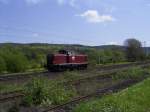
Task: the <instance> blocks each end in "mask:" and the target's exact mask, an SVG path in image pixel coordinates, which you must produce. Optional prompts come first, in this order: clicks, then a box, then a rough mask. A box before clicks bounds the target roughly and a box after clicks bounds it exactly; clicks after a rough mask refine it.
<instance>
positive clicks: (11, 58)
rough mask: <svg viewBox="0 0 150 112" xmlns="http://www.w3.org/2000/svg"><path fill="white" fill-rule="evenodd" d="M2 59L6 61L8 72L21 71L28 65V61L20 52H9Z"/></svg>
mask: <svg viewBox="0 0 150 112" xmlns="http://www.w3.org/2000/svg"><path fill="white" fill-rule="evenodd" d="M4 59H5V61H6V67H7V71H8V72H23V71H25V70H26V69H27V67H28V61H27V59H26V57H25V56H24V55H23V54H21V53H17V54H13V53H9V54H7V55H5V56H4Z"/></svg>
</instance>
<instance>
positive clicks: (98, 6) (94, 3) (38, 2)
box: [0, 0, 150, 46]
mask: <svg viewBox="0 0 150 112" xmlns="http://www.w3.org/2000/svg"><path fill="white" fill-rule="evenodd" d="M127 38H137V39H139V40H140V41H142V42H143V41H146V42H147V46H150V1H149V0H0V43H2V42H19V43H33V42H41V43H42V42H43V43H65V44H66V43H68V44H71V43H74V44H85V45H104V44H123V41H124V40H125V39H127Z"/></svg>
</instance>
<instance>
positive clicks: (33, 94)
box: [23, 78, 76, 106]
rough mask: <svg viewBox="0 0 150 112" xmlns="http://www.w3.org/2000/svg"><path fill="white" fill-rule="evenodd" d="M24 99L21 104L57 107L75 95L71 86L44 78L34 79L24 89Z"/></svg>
mask: <svg viewBox="0 0 150 112" xmlns="http://www.w3.org/2000/svg"><path fill="white" fill-rule="evenodd" d="M24 92H25V94H26V95H25V97H24V99H23V104H24V105H26V106H31V105H43V106H47V105H58V104H61V103H64V102H66V101H69V100H71V98H73V97H74V96H75V95H76V91H75V89H74V88H73V86H71V85H68V86H67V87H65V86H64V85H63V84H60V83H58V82H57V81H54V80H48V79H45V78H34V79H33V80H31V81H30V82H29V83H27V84H26V85H25V87H24Z"/></svg>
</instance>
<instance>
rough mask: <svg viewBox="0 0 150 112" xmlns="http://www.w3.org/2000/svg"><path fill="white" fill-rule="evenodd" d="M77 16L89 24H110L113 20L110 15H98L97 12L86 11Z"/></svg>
mask: <svg viewBox="0 0 150 112" xmlns="http://www.w3.org/2000/svg"><path fill="white" fill-rule="evenodd" d="M79 16H80V17H82V18H84V19H86V21H88V22H90V23H103V22H112V21H114V20H115V19H114V18H113V17H112V16H111V15H100V14H99V13H98V11H97V10H87V11H85V12H84V13H83V14H80V15H79Z"/></svg>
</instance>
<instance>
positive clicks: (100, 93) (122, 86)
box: [40, 79, 143, 112]
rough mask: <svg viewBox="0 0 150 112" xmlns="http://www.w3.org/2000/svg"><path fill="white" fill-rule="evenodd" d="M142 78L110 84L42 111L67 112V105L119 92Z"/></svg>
mask: <svg viewBox="0 0 150 112" xmlns="http://www.w3.org/2000/svg"><path fill="white" fill-rule="evenodd" d="M142 80H143V79H142ZM142 80H125V81H122V82H120V83H117V84H114V85H112V86H109V87H106V88H103V89H99V90H97V91H96V92H94V93H91V94H88V95H85V96H81V97H78V98H74V99H73V100H71V101H69V102H66V103H64V104H61V105H58V106H54V107H48V108H46V109H43V110H41V111H40V112H55V111H56V112H60V111H59V110H61V111H62V110H64V111H63V112H65V107H66V106H69V105H73V104H77V103H79V102H81V101H84V100H87V99H89V98H92V97H96V96H99V97H102V96H103V95H105V94H110V93H114V92H118V91H120V90H123V89H125V88H127V87H129V86H131V85H133V84H136V83H138V82H140V81H142Z"/></svg>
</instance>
